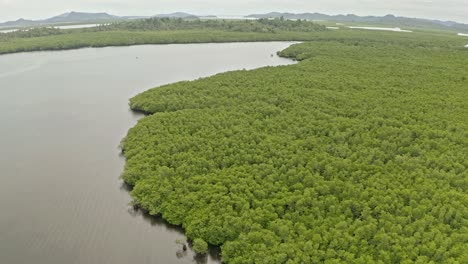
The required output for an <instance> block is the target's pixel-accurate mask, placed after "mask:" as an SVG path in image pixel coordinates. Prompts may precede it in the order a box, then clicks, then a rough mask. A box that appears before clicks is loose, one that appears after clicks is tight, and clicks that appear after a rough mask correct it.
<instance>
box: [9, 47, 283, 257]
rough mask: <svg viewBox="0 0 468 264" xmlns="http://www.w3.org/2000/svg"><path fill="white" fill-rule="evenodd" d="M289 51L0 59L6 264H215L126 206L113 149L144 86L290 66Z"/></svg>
mask: <svg viewBox="0 0 468 264" xmlns="http://www.w3.org/2000/svg"><path fill="white" fill-rule="evenodd" d="M289 45H291V43H288V42H271V43H227V44H189V45H160V46H157V45H154V46H151V45H148V46H133V47H110V48H100V49H93V48H88V49H80V50H70V51H56V52H34V53H20V54H10V55H3V56H0V92H1V96H0V124H1V125H0V146H1V152H0V169H1V173H0V178H1V182H2V184H0V210H1V212H2V213H1V214H0V258H1V261H0V262H1V263H8V264H20V263H21V264H23V263H38V264H62V263H67V264H73V263H76V264H82V263H85V264H94V263H96V264H104V263H112V264H119V263H122V264H128V263H138V264H141V263H161V264H170V263H197V262H198V263H216V262H218V261H217V258H216V257H215V256H209V257H206V258H201V259H199V258H196V257H194V254H193V253H192V252H191V251H188V252H187V253H186V254H181V252H180V251H179V250H180V246H178V245H177V244H176V243H175V240H176V239H181V238H184V235H183V232H182V230H181V229H179V228H176V227H172V226H169V225H167V224H165V223H164V221H162V220H161V219H156V218H151V217H146V216H144V215H142V214H141V213H140V212H135V211H134V210H133V209H132V208H131V207H130V206H129V202H130V201H131V198H130V195H129V192H128V190H127V189H126V188H125V187H124V186H123V185H122V181H121V180H120V178H119V176H120V174H121V172H122V170H123V165H124V162H125V161H124V159H123V158H122V157H121V155H120V150H119V148H118V145H119V143H120V140H121V139H122V138H123V137H124V136H125V135H126V133H127V131H128V129H129V128H130V127H132V126H133V125H135V124H136V122H137V120H138V118H140V117H141V116H140V115H138V114H134V113H132V112H131V111H130V110H129V108H128V99H129V98H130V97H132V96H133V95H136V94H138V93H140V92H143V91H145V90H147V89H149V88H152V87H155V86H159V85H163V84H167V83H172V82H176V81H181V80H192V79H196V78H199V77H203V76H209V75H213V74H215V73H219V72H225V71H229V70H235V69H243V68H245V69H253V68H258V67H262V66H267V65H285V64H290V63H292V61H290V60H287V59H283V58H279V57H277V56H276V55H274V56H271V54H276V52H277V51H279V50H282V49H284V48H286V47H288V46H289Z"/></svg>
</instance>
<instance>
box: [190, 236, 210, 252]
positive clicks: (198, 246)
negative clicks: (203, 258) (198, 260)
mask: <svg viewBox="0 0 468 264" xmlns="http://www.w3.org/2000/svg"><path fill="white" fill-rule="evenodd" d="M193 250H194V251H195V252H196V253H197V254H206V253H208V243H206V242H205V240H203V239H200V238H197V239H195V240H194V241H193Z"/></svg>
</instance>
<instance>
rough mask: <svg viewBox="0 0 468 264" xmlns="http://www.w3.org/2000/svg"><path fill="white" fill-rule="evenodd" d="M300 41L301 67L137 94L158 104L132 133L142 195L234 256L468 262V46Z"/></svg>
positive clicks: (377, 35) (139, 104) (141, 101)
mask: <svg viewBox="0 0 468 264" xmlns="http://www.w3.org/2000/svg"><path fill="white" fill-rule="evenodd" d="M293 34H294V33H293ZM252 36H257V35H252ZM303 36H304V37H305V39H308V40H312V41H310V42H307V43H303V44H298V45H294V46H292V47H290V48H288V49H286V50H285V51H283V52H281V55H282V56H285V57H290V58H294V59H296V60H300V61H301V62H300V63H298V64H296V65H291V66H283V67H267V68H263V69H258V70H253V71H235V72H229V73H224V74H219V75H216V76H213V77H210V78H205V79H201V80H197V81H193V82H180V83H176V84H171V85H167V86H163V87H159V88H157V89H153V90H150V91H147V92H145V93H142V94H140V95H138V96H136V97H134V98H132V99H131V103H130V105H131V107H132V109H134V110H139V111H144V112H146V113H148V114H150V115H149V116H147V117H145V118H143V119H142V120H141V121H140V122H139V123H138V124H137V125H136V126H135V127H134V128H132V129H131V130H130V131H129V133H128V136H127V137H126V138H125V139H124V140H123V142H122V147H123V151H124V154H125V156H126V158H127V163H126V167H125V171H124V174H123V179H124V180H125V181H126V182H127V183H128V184H130V185H132V186H134V189H133V191H132V196H133V197H134V199H135V203H136V204H138V205H139V206H140V207H141V208H143V209H145V210H147V211H148V212H149V213H150V214H152V215H162V216H163V217H164V218H165V219H166V220H168V221H169V222H170V223H172V224H176V225H182V226H183V227H184V228H185V230H186V233H187V235H188V236H189V238H191V239H194V240H196V241H197V244H200V245H204V242H208V243H210V244H212V245H220V246H221V247H222V257H223V261H224V262H226V263H463V262H466V259H467V258H468V255H467V252H468V247H467V245H468V220H467V219H468V218H467V215H468V195H467V191H468V180H467V179H468V170H467V169H468V160H467V159H466V154H467V146H468V134H467V131H468V122H467V121H466V117H467V116H468V106H467V103H466V102H468V90H467V89H468V51H467V50H466V49H464V48H463V44H464V40H463V39H461V38H457V37H456V36H453V34H446V33H432V34H429V33H418V32H417V33H413V34H407V33H395V32H369V31H350V30H340V31H333V32H313V33H310V34H305V35H303ZM288 40H291V39H288ZM200 248H204V250H206V247H200ZM197 249H198V247H197ZM204 250H201V249H198V251H204ZM202 253H203V252H202Z"/></svg>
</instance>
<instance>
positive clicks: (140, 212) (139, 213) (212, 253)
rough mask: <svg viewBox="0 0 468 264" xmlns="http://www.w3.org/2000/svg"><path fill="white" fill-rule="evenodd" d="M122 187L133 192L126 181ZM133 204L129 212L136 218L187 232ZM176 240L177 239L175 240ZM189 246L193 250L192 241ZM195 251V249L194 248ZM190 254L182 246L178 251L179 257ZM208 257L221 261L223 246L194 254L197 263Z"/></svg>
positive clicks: (202, 262) (206, 260)
mask: <svg viewBox="0 0 468 264" xmlns="http://www.w3.org/2000/svg"><path fill="white" fill-rule="evenodd" d="M121 189H122V190H124V191H126V192H129V193H130V192H131V191H132V190H133V187H132V186H131V185H129V184H127V183H125V182H122V186H121ZM131 205H132V206H130V207H129V208H128V213H129V214H130V215H131V216H132V217H135V218H141V219H143V220H144V221H145V222H147V223H148V224H150V225H151V226H164V227H166V228H167V229H170V230H172V231H174V232H178V233H180V234H185V230H184V228H183V227H181V226H178V225H173V224H171V223H169V222H167V221H166V220H165V219H164V218H163V217H162V215H151V214H149V212H148V211H147V210H145V209H143V208H140V207H139V206H138V205H137V204H133V203H131ZM174 242H176V241H174ZM185 244H186V245H187V246H188V249H189V250H192V241H187V242H186V243H185ZM192 252H193V250H192ZM188 255H189V253H188V252H187V250H184V249H183V248H182V246H180V248H179V249H178V250H177V251H176V256H177V258H179V259H182V258H186V257H187V256H188ZM208 259H210V260H211V261H215V262H218V263H221V260H222V259H221V247H219V246H213V245H208V254H206V255H194V256H193V260H194V262H195V263H197V264H205V263H207V262H208Z"/></svg>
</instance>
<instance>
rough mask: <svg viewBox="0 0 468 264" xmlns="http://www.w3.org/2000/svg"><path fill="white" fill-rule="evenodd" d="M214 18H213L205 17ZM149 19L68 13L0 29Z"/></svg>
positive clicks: (8, 24) (12, 23)
mask: <svg viewBox="0 0 468 264" xmlns="http://www.w3.org/2000/svg"><path fill="white" fill-rule="evenodd" d="M153 17H155V18H182V19H197V18H200V17H199V16H196V15H193V14H188V13H183V12H175V13H170V14H158V15H155V16H153ZM207 17H209V18H215V16H207ZM143 18H150V16H114V15H110V14H107V13H83V12H68V13H64V14H61V15H58V16H54V17H51V18H47V19H43V20H26V19H18V20H16V21H8V22H4V23H0V28H20V27H37V26H44V25H53V24H68V23H87V22H89V23H98V22H108V21H121V20H133V19H143Z"/></svg>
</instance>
